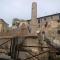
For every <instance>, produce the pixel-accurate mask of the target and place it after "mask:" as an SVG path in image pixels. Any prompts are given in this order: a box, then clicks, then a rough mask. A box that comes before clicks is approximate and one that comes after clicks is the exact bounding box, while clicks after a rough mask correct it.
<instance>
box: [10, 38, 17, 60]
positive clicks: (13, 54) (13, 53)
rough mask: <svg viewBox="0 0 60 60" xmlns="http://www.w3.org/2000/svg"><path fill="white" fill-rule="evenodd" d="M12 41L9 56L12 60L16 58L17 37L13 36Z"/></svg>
mask: <svg viewBox="0 0 60 60" xmlns="http://www.w3.org/2000/svg"><path fill="white" fill-rule="evenodd" d="M11 43H12V48H11V58H12V59H13V60H16V59H17V44H18V38H17V37H15V38H13V40H12V41H11Z"/></svg>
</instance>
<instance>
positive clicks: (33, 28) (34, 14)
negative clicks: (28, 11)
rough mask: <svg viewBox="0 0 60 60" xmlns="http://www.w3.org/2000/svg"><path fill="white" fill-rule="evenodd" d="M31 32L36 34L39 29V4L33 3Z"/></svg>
mask: <svg viewBox="0 0 60 60" xmlns="http://www.w3.org/2000/svg"><path fill="white" fill-rule="evenodd" d="M31 18H32V20H31V32H32V33H36V31H37V27H38V21H37V3H36V2H33V3H32V16H31Z"/></svg>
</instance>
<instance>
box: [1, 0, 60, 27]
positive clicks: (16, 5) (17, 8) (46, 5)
mask: <svg viewBox="0 0 60 60" xmlns="http://www.w3.org/2000/svg"><path fill="white" fill-rule="evenodd" d="M35 1H36V2H37V17H41V16H47V15H51V14H56V13H60V0H35ZM31 8H32V0H0V18H2V19H4V20H5V21H6V22H7V23H8V24H10V26H11V24H12V20H13V18H19V19H25V20H27V19H31Z"/></svg>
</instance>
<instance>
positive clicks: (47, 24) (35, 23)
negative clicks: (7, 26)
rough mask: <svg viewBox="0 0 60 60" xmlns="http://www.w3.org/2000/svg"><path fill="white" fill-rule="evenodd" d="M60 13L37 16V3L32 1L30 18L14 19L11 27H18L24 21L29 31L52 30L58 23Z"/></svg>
mask: <svg viewBox="0 0 60 60" xmlns="http://www.w3.org/2000/svg"><path fill="white" fill-rule="evenodd" d="M59 21H60V13H56V14H52V15H47V16H43V17H38V18H37V3H36V2H32V13H31V19H29V20H21V19H17V18H16V19H14V23H13V25H12V28H14V29H15V28H17V27H18V28H20V26H21V25H22V24H23V23H25V25H27V28H28V29H29V31H30V33H33V34H37V32H40V31H46V32H47V30H52V29H54V28H57V27H58V25H60V22H59Z"/></svg>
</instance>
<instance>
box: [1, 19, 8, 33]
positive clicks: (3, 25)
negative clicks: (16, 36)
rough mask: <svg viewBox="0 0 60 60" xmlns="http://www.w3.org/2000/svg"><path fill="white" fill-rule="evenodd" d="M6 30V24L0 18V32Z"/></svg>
mask: <svg viewBox="0 0 60 60" xmlns="http://www.w3.org/2000/svg"><path fill="white" fill-rule="evenodd" d="M7 30H8V24H7V23H6V22H5V21H4V20H3V19H0V32H6V31H7Z"/></svg>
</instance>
